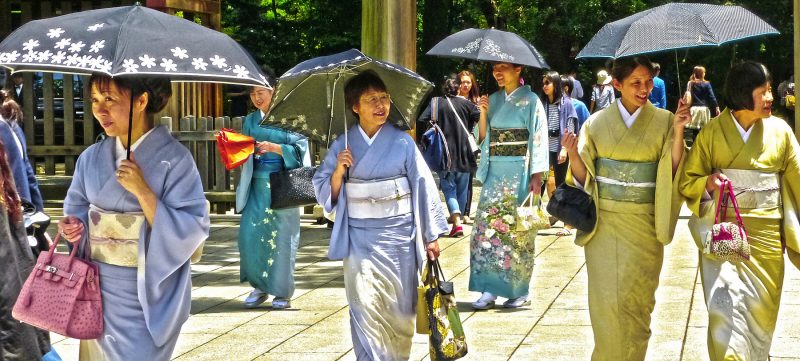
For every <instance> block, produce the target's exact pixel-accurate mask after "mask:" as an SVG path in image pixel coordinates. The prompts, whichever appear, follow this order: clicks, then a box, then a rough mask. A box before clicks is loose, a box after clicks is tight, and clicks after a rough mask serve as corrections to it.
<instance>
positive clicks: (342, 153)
mask: <svg viewBox="0 0 800 361" xmlns="http://www.w3.org/2000/svg"><path fill="white" fill-rule="evenodd" d="M345 102H346V104H347V109H349V110H351V111H352V112H353V113H354V114H355V116H356V118H358V125H356V126H353V127H352V128H350V129H349V130H348V134H347V135H348V136H347V138H349V144H346V143H345V137H344V136H340V137H338V138H337V139H336V141H334V142H333V144H332V145H331V148H330V149H329V150H328V154H327V156H326V157H325V160H324V161H323V162H322V165H320V167H319V169H318V170H317V172H316V174H315V175H314V180H313V181H314V190H315V192H316V195H317V200H318V201H319V203H320V204H322V205H323V206H324V209H325V211H326V212H334V211H335V212H336V216H335V223H334V226H333V232H332V233H331V241H330V246H329V249H328V257H329V258H330V259H333V260H338V259H344V283H345V290H346V292H347V300H348V303H349V305H350V331H351V336H352V339H353V347H354V349H355V354H356V358H357V359H358V360H359V361H367V360H371V361H393V360H408V358H409V353H410V352H411V338H412V336H413V335H414V318H415V313H414V307H415V303H416V292H417V284H418V273H417V271H418V269H420V268H421V267H422V262H423V257H424V254H425V253H427V256H428V258H429V259H436V258H437V257H438V256H439V243H438V241H437V238H438V237H439V235H440V234H442V233H444V232H446V231H447V220H446V216H445V211H444V207H443V206H442V202H441V201H440V200H439V194H438V190H437V189H436V183H435V182H434V179H433V176H432V175H431V172H430V170H429V169H428V166H427V165H426V164H425V161H424V160H423V159H422V155H421V154H420V152H419V150H417V146H416V144H415V143H414V140H413V139H411V137H410V136H409V135H408V134H406V133H405V132H403V131H402V130H400V129H398V128H397V127H395V126H394V125H392V124H387V123H386V120H387V118H388V116H389V109H390V105H391V98H390V95H389V94H388V93H387V92H386V85H385V84H384V83H383V81H382V80H381V79H380V78H379V77H378V76H377V75H376V74H375V73H373V72H370V71H366V72H363V73H361V74H359V75H357V76H355V77H353V78H352V79H350V81H349V82H348V83H347V84H346V85H345ZM348 168H349V169H350V175H349V179H345V173H346V170H347V169H348ZM423 243H424V244H423Z"/></svg>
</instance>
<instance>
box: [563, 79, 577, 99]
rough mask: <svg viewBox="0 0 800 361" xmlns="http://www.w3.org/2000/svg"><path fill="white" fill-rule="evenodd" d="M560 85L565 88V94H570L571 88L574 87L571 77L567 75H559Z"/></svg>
mask: <svg viewBox="0 0 800 361" xmlns="http://www.w3.org/2000/svg"><path fill="white" fill-rule="evenodd" d="M561 85H562V87H564V88H567V95H570V96H571V94H572V89H573V88H575V83H574V82H572V79H571V78H570V77H569V76H567V75H561Z"/></svg>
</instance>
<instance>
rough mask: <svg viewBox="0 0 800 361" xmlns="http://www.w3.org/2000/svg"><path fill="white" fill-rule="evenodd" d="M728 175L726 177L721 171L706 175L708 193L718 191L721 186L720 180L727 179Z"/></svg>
mask: <svg viewBox="0 0 800 361" xmlns="http://www.w3.org/2000/svg"><path fill="white" fill-rule="evenodd" d="M728 180H729V179H728V177H726V176H725V175H724V174H722V173H719V172H717V173H714V174H711V175H710V176H708V180H707V181H706V191H708V193H709V194H714V192H715V191H718V190H720V189H721V188H722V182H724V181H728Z"/></svg>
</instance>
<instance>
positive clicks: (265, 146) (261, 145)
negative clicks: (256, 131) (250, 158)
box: [256, 141, 275, 154]
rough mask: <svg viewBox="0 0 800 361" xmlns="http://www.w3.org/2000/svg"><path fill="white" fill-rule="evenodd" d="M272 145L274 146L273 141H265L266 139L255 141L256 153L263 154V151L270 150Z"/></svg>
mask: <svg viewBox="0 0 800 361" xmlns="http://www.w3.org/2000/svg"><path fill="white" fill-rule="evenodd" d="M274 146H275V143H270V142H267V141H263V142H256V153H258V154H264V153H267V152H271V151H272V149H273V147H274Z"/></svg>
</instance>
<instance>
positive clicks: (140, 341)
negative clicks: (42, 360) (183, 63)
mask: <svg viewBox="0 0 800 361" xmlns="http://www.w3.org/2000/svg"><path fill="white" fill-rule="evenodd" d="M90 84H91V96H92V98H91V100H92V114H93V115H94V117H95V119H97V120H98V122H99V123H100V125H101V126H102V127H103V130H104V131H105V133H106V135H108V137H107V138H105V139H103V140H102V141H101V142H99V143H96V144H93V145H91V146H90V147H89V148H87V149H86V150H85V151H83V153H81V155H80V157H79V158H78V162H77V164H76V165H75V174H74V175H73V177H72V184H71V185H70V187H69V190H68V191H67V197H66V198H65V199H64V218H63V219H62V220H61V221H60V222H59V224H58V228H59V231H60V232H61V233H62V235H63V236H64V238H65V239H66V240H68V241H70V242H78V241H80V244H79V252H84V253H85V251H86V247H89V248H90V249H91V257H92V260H93V261H94V262H95V263H96V264H98V266H99V267H100V291H101V293H102V296H103V335H102V336H101V337H100V338H99V339H97V340H81V344H80V359H81V360H154V361H159V360H169V359H170V358H171V356H172V351H173V350H174V349H175V345H176V343H177V342H178V336H179V335H180V331H181V327H182V326H183V323H184V322H186V320H187V319H188V318H189V310H190V309H191V306H192V299H191V292H192V269H191V265H190V264H189V259H190V258H191V256H192V254H194V253H195V251H196V250H197V249H198V247H199V246H200V245H201V244H202V242H203V241H204V240H205V239H206V238H207V237H208V230H209V226H210V221H209V218H208V205H207V202H206V198H205V194H204V193H203V184H202V183H201V181H200V174H199V173H198V172H197V167H196V166H195V162H194V159H193V158H192V154H191V153H189V150H188V149H186V147H184V146H183V145H182V144H181V143H180V142H178V141H177V140H175V138H173V137H172V135H170V133H169V129H167V128H166V127H164V126H159V127H153V115H154V114H155V113H158V112H160V111H161V110H162V109H163V108H164V106H166V104H167V102H168V101H169V98H170V95H171V94H172V88H171V85H170V83H169V80H167V79H164V78H124V77H123V78H113V79H112V78H110V77H108V76H104V75H93V76H92V78H91V80H90ZM131 99H133V104H132V105H131ZM131 109H132V110H133V114H131ZM129 117H131V118H132V126H129V119H130V118H129ZM129 132H130V133H129ZM128 134H130V142H128V137H127V135H128ZM129 143H130V144H129ZM128 151H130V159H127V155H126V153H128Z"/></svg>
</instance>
